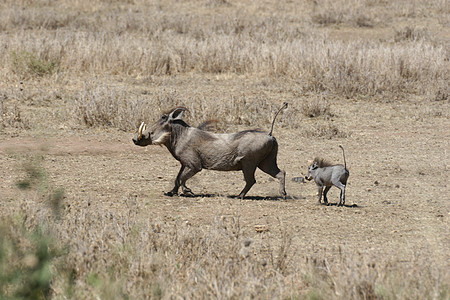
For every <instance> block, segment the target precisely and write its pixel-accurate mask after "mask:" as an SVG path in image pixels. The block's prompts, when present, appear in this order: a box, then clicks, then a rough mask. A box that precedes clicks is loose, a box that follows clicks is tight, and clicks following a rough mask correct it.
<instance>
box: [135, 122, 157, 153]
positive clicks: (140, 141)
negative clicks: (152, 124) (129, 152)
mask: <svg viewBox="0 0 450 300" xmlns="http://www.w3.org/2000/svg"><path fill="white" fill-rule="evenodd" d="M132 140H133V143H134V144H135V145H138V146H142V147H144V146H148V145H151V144H152V138H151V136H150V133H149V132H148V131H147V125H146V124H145V123H144V122H142V123H141V125H140V126H139V129H138V134H137V135H136V137H134V138H133V139H132Z"/></svg>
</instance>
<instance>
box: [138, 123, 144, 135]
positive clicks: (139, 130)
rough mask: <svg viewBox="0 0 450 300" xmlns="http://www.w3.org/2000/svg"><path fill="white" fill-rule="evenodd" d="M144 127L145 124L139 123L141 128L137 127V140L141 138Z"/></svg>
mask: <svg viewBox="0 0 450 300" xmlns="http://www.w3.org/2000/svg"><path fill="white" fill-rule="evenodd" d="M144 125H145V123H144V122H142V123H141V126H139V129H138V139H140V138H141V137H142V129H143V127H144Z"/></svg>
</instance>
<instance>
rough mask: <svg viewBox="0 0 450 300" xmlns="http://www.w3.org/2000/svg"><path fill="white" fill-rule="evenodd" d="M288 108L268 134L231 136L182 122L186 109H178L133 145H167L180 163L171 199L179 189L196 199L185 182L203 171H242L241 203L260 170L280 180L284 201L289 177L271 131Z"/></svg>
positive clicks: (143, 132) (141, 133) (140, 132)
mask: <svg viewBox="0 0 450 300" xmlns="http://www.w3.org/2000/svg"><path fill="white" fill-rule="evenodd" d="M286 107H287V103H284V104H283V107H282V108H280V110H278V112H277V113H276V115H275V117H274V119H273V122H272V127H271V130H270V132H269V133H266V132H263V131H260V130H256V129H255V130H245V131H240V132H237V133H231V134H216V133H211V132H208V131H204V130H202V129H200V128H195V127H192V126H189V125H188V124H187V123H186V122H185V121H183V120H182V117H183V113H184V111H185V110H186V109H185V108H183V107H176V108H174V109H172V110H170V111H169V112H167V113H165V114H163V115H162V116H161V118H160V119H159V120H158V121H156V122H155V123H154V124H153V125H152V126H151V127H149V128H147V126H146V125H145V124H144V123H142V124H141V126H140V127H139V130H138V135H137V136H136V137H135V138H133V142H134V144H135V145H138V146H147V145H164V146H166V147H167V149H168V150H169V152H170V153H171V154H172V156H173V157H174V158H175V159H176V160H178V161H179V162H180V163H181V168H180V171H179V172H178V175H177V178H176V179H175V186H174V187H173V189H172V190H171V191H170V192H168V193H166V195H168V196H173V195H177V194H178V189H179V188H180V186H181V188H182V191H183V194H184V195H191V196H193V195H194V194H193V193H192V191H191V190H190V189H189V188H187V187H186V181H187V180H188V179H189V178H191V177H192V176H194V175H195V174H196V173H198V172H200V171H201V170H202V169H208V170H218V171H238V170H242V172H243V173H244V179H245V182H246V184H245V187H244V189H243V190H242V191H241V192H240V194H239V196H238V197H239V198H241V199H242V198H244V196H245V195H246V194H247V192H248V191H249V190H250V188H251V187H252V186H253V185H254V184H255V183H256V180H255V171H256V168H259V169H261V170H262V171H263V172H265V173H267V174H269V175H271V176H272V177H275V178H277V179H278V180H279V182H280V186H279V190H280V194H281V196H282V197H283V198H284V199H285V198H286V191H285V177H286V173H285V172H284V171H282V170H280V169H279V168H278V166H277V152H278V143H277V140H276V139H275V137H273V136H272V131H273V126H274V123H275V118H276V117H277V115H278V113H279V112H280V111H281V110H282V109H284V108H286Z"/></svg>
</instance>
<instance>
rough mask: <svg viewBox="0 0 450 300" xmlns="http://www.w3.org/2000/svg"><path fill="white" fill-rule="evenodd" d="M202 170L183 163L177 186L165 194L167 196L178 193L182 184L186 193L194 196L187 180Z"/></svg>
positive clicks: (176, 182)
mask: <svg viewBox="0 0 450 300" xmlns="http://www.w3.org/2000/svg"><path fill="white" fill-rule="evenodd" d="M200 170H201V169H200ZM200 170H197V169H195V170H194V169H191V168H189V167H186V166H183V165H182V166H181V168H180V171H179V172H178V175H177V178H176V179H175V186H174V187H173V189H172V190H171V191H170V192H167V193H166V194H165V195H166V196H173V195H178V190H179V188H180V186H181V189H182V190H183V194H184V195H187V196H194V193H192V191H191V189H190V188H188V187H187V186H186V181H187V180H188V179H189V178H191V177H192V176H194V175H195V174H197V173H198V172H200Z"/></svg>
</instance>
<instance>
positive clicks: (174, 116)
mask: <svg viewBox="0 0 450 300" xmlns="http://www.w3.org/2000/svg"><path fill="white" fill-rule="evenodd" d="M185 110H186V109H185V108H183V107H177V108H175V109H174V110H172V111H171V112H170V114H169V120H180V119H181V118H183V113H184V111H185Z"/></svg>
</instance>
